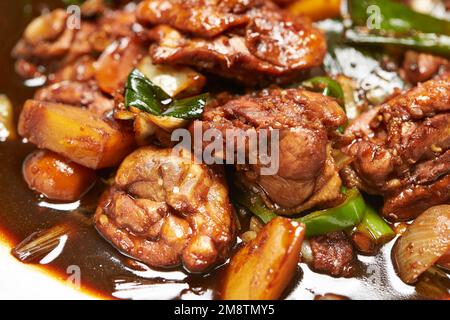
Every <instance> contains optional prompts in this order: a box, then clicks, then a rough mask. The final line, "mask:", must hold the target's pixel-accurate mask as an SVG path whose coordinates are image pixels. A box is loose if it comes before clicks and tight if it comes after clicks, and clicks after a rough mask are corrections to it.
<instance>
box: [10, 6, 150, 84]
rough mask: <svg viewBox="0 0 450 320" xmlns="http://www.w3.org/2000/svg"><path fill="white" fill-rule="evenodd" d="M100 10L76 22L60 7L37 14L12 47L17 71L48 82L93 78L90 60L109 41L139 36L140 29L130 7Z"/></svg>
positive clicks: (93, 59) (25, 75)
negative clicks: (42, 74)
mask: <svg viewBox="0 0 450 320" xmlns="http://www.w3.org/2000/svg"><path fill="white" fill-rule="evenodd" d="M101 13H102V14H101V15H100V16H98V17H96V18H95V19H89V20H88V19H82V20H81V23H79V25H74V23H77V22H76V21H75V16H72V15H70V14H69V13H68V12H66V11H65V10H63V9H57V10H54V11H51V12H49V13H46V14H44V15H42V16H39V17H37V18H36V19H35V20H33V21H32V22H31V23H30V24H29V26H28V27H27V28H26V30H25V32H24V35H23V37H22V39H21V40H20V41H19V42H18V44H17V45H16V47H15V48H14V51H13V55H14V57H15V58H17V59H18V61H17V64H16V70H17V71H18V73H19V74H20V75H21V76H23V77H24V78H32V77H36V76H38V75H39V74H41V73H44V74H46V75H48V79H49V81H54V78H56V81H61V80H78V81H80V80H83V79H92V75H93V74H92V70H91V69H92V68H93V62H94V61H95V60H96V59H97V57H98V55H99V54H100V53H102V52H103V51H104V50H105V49H106V48H107V47H108V46H109V45H110V44H111V43H113V42H114V41H115V40H117V39H120V38H124V37H135V36H136V37H139V36H140V32H139V28H137V27H136V28H133V27H134V26H135V23H136V17H135V13H134V7H133V6H130V7H125V8H124V9H123V10H112V9H106V8H105V9H104V10H101ZM141 30H142V28H141ZM54 72H56V74H53V73H54Z"/></svg>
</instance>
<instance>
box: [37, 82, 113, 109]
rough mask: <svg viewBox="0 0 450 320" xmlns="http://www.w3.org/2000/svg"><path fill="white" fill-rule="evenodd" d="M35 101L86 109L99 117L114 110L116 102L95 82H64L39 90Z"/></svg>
mask: <svg viewBox="0 0 450 320" xmlns="http://www.w3.org/2000/svg"><path fill="white" fill-rule="evenodd" d="M34 98H35V100H40V101H48V102H59V103H63V104H67V105H73V106H81V107H86V108H88V109H89V110H90V111H92V112H94V113H95V114H98V115H103V114H105V113H106V112H109V111H112V110H113V109H114V100H112V99H108V98H107V97H105V96H104V95H103V94H102V93H101V92H100V90H99V89H98V88H97V86H96V85H95V83H93V82H72V81H63V82H58V83H55V84H52V85H50V86H47V87H44V88H42V89H39V90H38V91H37V92H36V94H35V96H34Z"/></svg>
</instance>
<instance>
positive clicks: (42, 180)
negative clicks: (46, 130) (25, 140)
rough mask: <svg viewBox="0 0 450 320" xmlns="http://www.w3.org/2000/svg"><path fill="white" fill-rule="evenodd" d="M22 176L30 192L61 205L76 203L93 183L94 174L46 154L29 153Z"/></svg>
mask: <svg viewBox="0 0 450 320" xmlns="http://www.w3.org/2000/svg"><path fill="white" fill-rule="evenodd" d="M23 176H24V178H25V181H26V182H27V184H28V186H29V187H30V189H32V190H35V191H37V192H39V193H41V194H43V195H44V196H46V197H47V198H49V199H53V200H61V201H75V200H78V199H80V198H81V197H82V196H83V195H84V194H85V193H86V192H87V191H89V189H90V188H91V187H92V186H93V185H94V182H95V180H96V175H95V171H94V170H92V169H88V168H86V167H83V166H81V165H79V164H77V163H75V162H72V161H70V160H68V159H66V158H64V157H62V156H60V155H58V154H56V153H53V152H51V151H46V150H39V151H36V152H33V153H32V154H30V155H29V156H28V157H27V158H26V159H25V162H24V163H23Z"/></svg>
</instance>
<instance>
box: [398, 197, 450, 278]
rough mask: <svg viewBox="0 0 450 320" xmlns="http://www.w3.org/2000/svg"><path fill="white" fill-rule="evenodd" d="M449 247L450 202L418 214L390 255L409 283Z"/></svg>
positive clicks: (402, 276) (401, 276)
mask: <svg viewBox="0 0 450 320" xmlns="http://www.w3.org/2000/svg"><path fill="white" fill-rule="evenodd" d="M449 249H450V205H441V206H436V207H432V208H430V209H428V210H426V211H425V212H424V213H422V215H420V216H419V217H418V218H417V219H416V220H415V221H414V222H413V223H412V224H411V225H410V226H409V227H408V229H407V230H406V232H405V233H404V234H403V236H402V237H400V238H399V239H398V241H397V243H396V244H395V247H394V251H393V256H394V261H395V264H396V267H397V271H398V273H399V276H400V278H401V279H402V280H403V281H404V282H406V283H408V284H410V283H414V282H415V281H416V280H417V278H418V277H419V276H420V275H421V274H422V273H423V272H425V271H426V270H428V269H429V268H430V267H431V266H433V265H434V264H435V263H436V262H437V261H438V260H439V259H441V257H443V256H444V255H445V254H446V253H447V252H448V250H449Z"/></svg>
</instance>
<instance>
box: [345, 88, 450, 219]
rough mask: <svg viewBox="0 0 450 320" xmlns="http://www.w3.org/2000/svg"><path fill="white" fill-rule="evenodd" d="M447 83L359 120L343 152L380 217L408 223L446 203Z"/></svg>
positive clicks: (449, 167) (449, 166) (449, 174)
mask: <svg viewBox="0 0 450 320" xmlns="http://www.w3.org/2000/svg"><path fill="white" fill-rule="evenodd" d="M449 111H450V81H449V80H448V79H447V80H431V81H428V82H425V83H423V84H419V85H418V86H417V87H415V88H413V89H412V90H410V91H408V92H405V93H403V94H401V95H399V96H397V97H394V98H392V99H391V100H389V101H388V102H387V103H385V104H383V105H381V106H379V107H377V108H376V109H374V110H371V111H368V112H367V113H365V114H363V115H361V116H360V118H359V119H358V120H356V121H355V123H354V124H353V125H352V126H350V127H349V128H348V130H347V136H348V137H347V138H348V139H349V141H351V142H350V144H349V145H348V147H346V152H347V153H348V154H350V155H352V156H354V157H355V162H354V163H353V168H354V170H355V171H356V173H357V175H358V179H360V181H359V182H355V181H354V182H355V183H360V187H362V188H363V189H365V190H366V191H369V192H371V193H376V194H381V195H383V196H384V198H385V204H384V208H383V214H384V215H385V216H386V217H389V218H390V219H392V220H395V221H397V220H409V219H413V218H415V217H417V216H418V215H419V214H421V213H422V212H423V211H425V210H426V209H428V208H430V207H432V206H434V205H438V204H443V203H447V202H448V201H449V200H450V150H449V148H450V130H449V128H450V113H449Z"/></svg>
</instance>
